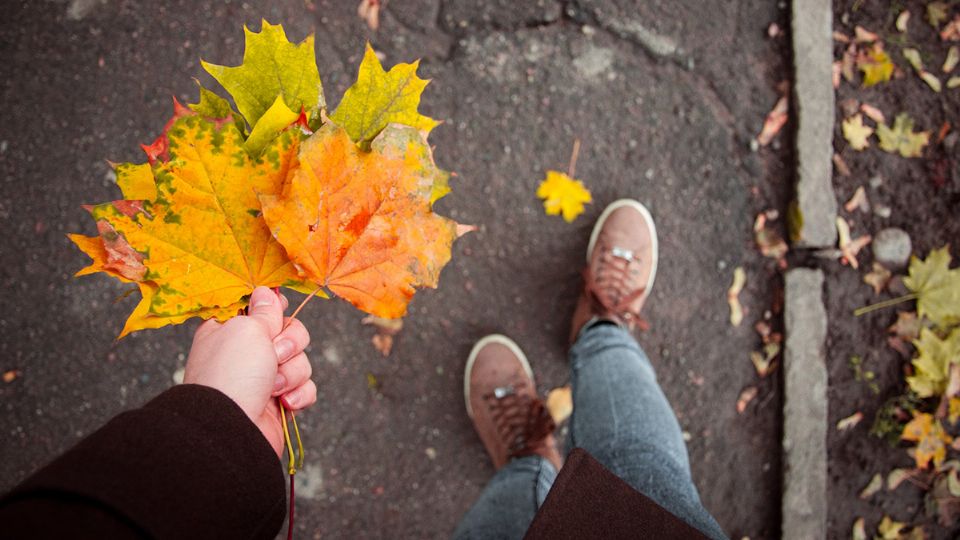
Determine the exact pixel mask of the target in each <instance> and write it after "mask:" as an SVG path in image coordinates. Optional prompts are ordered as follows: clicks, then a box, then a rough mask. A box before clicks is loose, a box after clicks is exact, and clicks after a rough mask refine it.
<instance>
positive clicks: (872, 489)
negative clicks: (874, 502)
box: [860, 473, 883, 500]
mask: <svg viewBox="0 0 960 540" xmlns="http://www.w3.org/2000/svg"><path fill="white" fill-rule="evenodd" d="M881 489H883V476H881V475H880V473H877V474H875V475H873V478H871V479H870V483H868V484H867V485H866V487H864V488H863V489H862V490H861V491H860V498H861V499H863V500H866V499H869V498H870V497H873V496H874V495H876V493H877V492H878V491H880V490H881Z"/></svg>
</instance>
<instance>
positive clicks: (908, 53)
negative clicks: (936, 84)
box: [903, 47, 923, 71]
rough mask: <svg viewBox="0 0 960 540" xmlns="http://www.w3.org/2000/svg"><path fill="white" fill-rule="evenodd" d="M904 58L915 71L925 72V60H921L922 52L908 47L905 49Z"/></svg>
mask: <svg viewBox="0 0 960 540" xmlns="http://www.w3.org/2000/svg"><path fill="white" fill-rule="evenodd" d="M903 57H904V58H906V59H907V62H910V65H911V66H913V69H915V70H917V71H923V60H921V59H920V51H918V50H916V49H914V48H911V47H907V48H906V49H903Z"/></svg>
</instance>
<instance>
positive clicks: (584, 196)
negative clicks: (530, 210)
mask: <svg viewBox="0 0 960 540" xmlns="http://www.w3.org/2000/svg"><path fill="white" fill-rule="evenodd" d="M537 197H540V198H541V199H543V208H544V210H546V212H547V215H548V216H556V215H559V214H561V213H562V214H563V219H564V220H565V221H566V222H567V223H572V222H573V220H575V219H577V216H579V215H580V214H582V213H583V205H584V204H587V203H590V202H593V198H592V197H591V196H590V191H589V190H588V189H587V188H586V187H585V186H584V185H583V182H581V181H580V180H577V179H575V178H570V177H569V176H567V175H566V174H563V173H562V172H557V171H547V177H546V178H545V179H544V180H543V181H542V182H540V187H538V188H537Z"/></svg>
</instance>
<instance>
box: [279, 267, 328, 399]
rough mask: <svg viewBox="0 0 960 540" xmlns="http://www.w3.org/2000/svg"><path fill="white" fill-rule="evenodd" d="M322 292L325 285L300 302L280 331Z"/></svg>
mask: <svg viewBox="0 0 960 540" xmlns="http://www.w3.org/2000/svg"><path fill="white" fill-rule="evenodd" d="M322 290H323V285H321V286H319V287H317V288H316V289H314V291H313V292H312V293H310V295H309V296H307V297H306V298H304V299H303V302H300V305H299V306H297V309H295V310H293V313H291V314H290V316H289V317H287V322H285V323H283V329H282V330H280V331H281V332H283V330H286V329H287V327H288V326H290V323H292V322H293V320H294V319H296V318H297V314H298V313H300V310H301V309H303V306H305V305H307V302H309V301H310V300H312V299H313V297H314V296H316V295H317V294H319V293H320V291H322ZM280 409H281V412H282V410H283V406H282V405H281V406H280Z"/></svg>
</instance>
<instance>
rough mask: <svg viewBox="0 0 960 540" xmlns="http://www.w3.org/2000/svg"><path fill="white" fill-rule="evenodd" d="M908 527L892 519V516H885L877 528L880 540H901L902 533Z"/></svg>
mask: <svg viewBox="0 0 960 540" xmlns="http://www.w3.org/2000/svg"><path fill="white" fill-rule="evenodd" d="M906 526H907V525H906V524H905V523H900V522H899V521H894V520H892V519H890V516H887V515H885V516H883V519H882V520H880V525H878V526H877V533H878V534H879V536H878V538H879V539H880V540H899V538H900V531H901V530H903V528H904V527H906Z"/></svg>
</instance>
